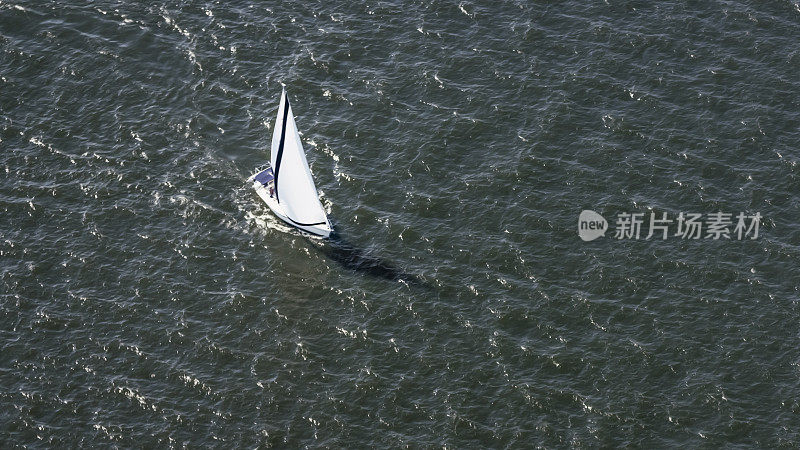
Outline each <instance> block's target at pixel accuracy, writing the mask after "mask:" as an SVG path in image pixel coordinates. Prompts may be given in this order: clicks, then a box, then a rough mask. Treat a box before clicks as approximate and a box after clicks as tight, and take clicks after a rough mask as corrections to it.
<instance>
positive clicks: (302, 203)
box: [270, 90, 328, 226]
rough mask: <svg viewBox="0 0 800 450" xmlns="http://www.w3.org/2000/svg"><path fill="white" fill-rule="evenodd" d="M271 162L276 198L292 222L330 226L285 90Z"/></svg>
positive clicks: (279, 111) (274, 134) (273, 142)
mask: <svg viewBox="0 0 800 450" xmlns="http://www.w3.org/2000/svg"><path fill="white" fill-rule="evenodd" d="M270 160H271V163H272V168H273V171H274V173H275V194H276V197H277V200H278V203H279V204H280V205H281V206H283V209H284V211H285V212H286V215H287V216H288V218H289V220H291V221H292V222H294V224H295V225H304V226H311V225H323V224H327V223H328V219H327V216H326V215H325V210H324V209H323V208H322V204H321V203H320V202H319V197H318V196H317V187H316V186H315V185H314V179H313V178H312V177H311V170H309V168H308V161H306V154H305V152H304V151H303V144H302V143H301V142H300V134H298V132H297V125H296V124H295V122H294V115H293V114H292V106H291V105H290V104H289V97H288V95H286V90H284V91H283V92H282V93H281V103H280V106H278V117H277V119H275V129H274V130H273V132H272V148H271V152H270Z"/></svg>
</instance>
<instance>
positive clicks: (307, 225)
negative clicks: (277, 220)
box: [286, 216, 326, 227]
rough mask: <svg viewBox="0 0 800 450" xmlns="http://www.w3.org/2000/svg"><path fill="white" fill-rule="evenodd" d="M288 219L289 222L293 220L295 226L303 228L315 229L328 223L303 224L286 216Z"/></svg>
mask: <svg viewBox="0 0 800 450" xmlns="http://www.w3.org/2000/svg"><path fill="white" fill-rule="evenodd" d="M286 218H287V219H289V220H291V221H292V223H293V224H295V225H300V226H302V227H313V226H314V225H325V224H326V222H317V223H301V222H298V221H296V220H294V219H292V218H291V217H289V216H286Z"/></svg>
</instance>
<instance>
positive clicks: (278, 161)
mask: <svg viewBox="0 0 800 450" xmlns="http://www.w3.org/2000/svg"><path fill="white" fill-rule="evenodd" d="M285 96H286V103H284V105H283V123H281V140H280V143H279V144H278V156H276V157H275V200H277V201H278V203H280V202H281V196H280V194H279V193H278V172H279V171H280V170H281V157H283V143H284V141H285V140H286V117H287V115H288V114H289V95H288V94H285Z"/></svg>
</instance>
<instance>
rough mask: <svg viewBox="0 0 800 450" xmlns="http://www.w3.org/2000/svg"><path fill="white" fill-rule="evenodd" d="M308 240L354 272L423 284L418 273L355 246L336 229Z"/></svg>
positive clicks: (330, 257)
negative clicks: (325, 235) (407, 270)
mask: <svg viewBox="0 0 800 450" xmlns="http://www.w3.org/2000/svg"><path fill="white" fill-rule="evenodd" d="M308 241H309V242H310V243H311V244H312V245H313V246H314V247H315V248H316V249H317V250H319V251H320V252H321V253H322V254H324V255H325V256H327V257H328V258H329V259H331V260H333V261H336V262H337V263H339V264H340V265H341V266H342V267H344V268H346V269H349V270H352V271H354V272H359V273H363V274H366V275H370V276H373V277H377V278H383V279H386V280H391V281H403V282H406V283H408V284H421V283H422V281H423V280H422V279H421V278H420V277H419V276H418V275H414V274H410V273H407V272H404V271H403V270H402V269H400V268H399V267H397V266H395V265H394V264H392V263H390V262H388V261H386V260H383V259H381V258H378V257H376V256H373V255H371V254H369V252H367V251H366V250H364V249H360V248H358V247H355V246H354V245H352V244H351V243H349V242H347V241H346V240H345V239H343V238H342V237H341V236H340V235H339V233H337V232H336V231H334V232H333V233H331V235H330V236H329V237H328V238H326V239H323V240H317V239H308Z"/></svg>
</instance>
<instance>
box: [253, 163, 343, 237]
mask: <svg viewBox="0 0 800 450" xmlns="http://www.w3.org/2000/svg"><path fill="white" fill-rule="evenodd" d="M248 181H251V182H252V183H253V189H254V190H255V191H256V194H258V196H259V197H261V200H263V201H264V203H266V204H267V206H269V209H271V210H272V212H273V213H275V215H276V216H278V218H280V219H281V220H283V221H284V222H286V223H287V224H289V225H291V226H293V227H295V228H297V229H299V230H302V231H305V232H307V233H310V234H313V235H314V236H317V237H321V238H327V237H328V236H330V234H331V227H330V224H329V223H325V224H323V225H302V224H298V223H297V222H295V221H293V220H292V219H291V218H289V216H288V215H287V214H286V211H285V210H284V209H283V206H281V204H280V203H278V201H277V199H275V196H274V195H275V190H274V184H273V178H272V169H271V168H268V169H265V170H259V171H257V172H256V173H255V174H254V175H253V176H251V177H250V178H249V179H248Z"/></svg>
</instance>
